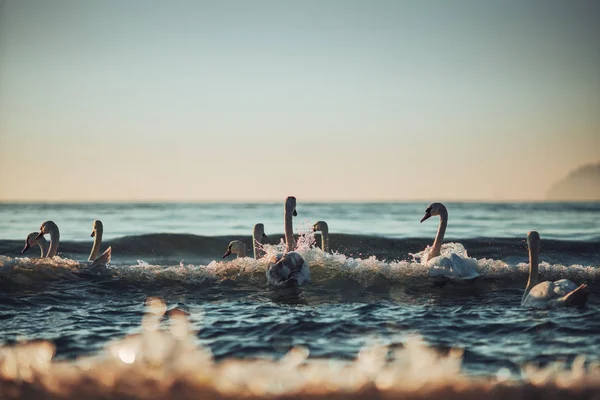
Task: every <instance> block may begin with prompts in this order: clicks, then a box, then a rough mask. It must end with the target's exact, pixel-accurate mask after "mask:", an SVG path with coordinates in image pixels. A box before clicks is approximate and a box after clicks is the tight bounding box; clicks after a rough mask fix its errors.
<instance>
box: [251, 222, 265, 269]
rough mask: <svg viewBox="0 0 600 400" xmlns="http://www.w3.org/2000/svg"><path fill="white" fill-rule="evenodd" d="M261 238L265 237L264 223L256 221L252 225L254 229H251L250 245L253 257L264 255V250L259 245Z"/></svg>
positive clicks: (257, 257)
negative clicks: (252, 249)
mask: <svg viewBox="0 0 600 400" xmlns="http://www.w3.org/2000/svg"><path fill="white" fill-rule="evenodd" d="M263 239H267V235H265V225H264V224H261V223H258V224H256V225H254V229H253V230H252V247H253V248H254V258H256V259H257V260H258V259H259V258H261V257H263V256H264V255H265V251H264V250H263V249H262V247H261V245H262V243H263Z"/></svg>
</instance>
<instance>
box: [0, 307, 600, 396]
mask: <svg viewBox="0 0 600 400" xmlns="http://www.w3.org/2000/svg"><path fill="white" fill-rule="evenodd" d="M147 305H148V312H147V314H146V316H145V317H144V318H143V319H142V327H141V329H140V330H139V333H135V334H130V335H128V336H126V337H124V338H122V339H118V340H115V341H113V342H111V343H109V344H108V345H107V346H106V347H105V349H104V351H102V352H101V353H100V354H98V355H96V356H90V357H81V358H78V359H77V360H73V361H55V360H53V357H54V353H55V347H54V345H53V344H52V343H50V342H47V341H36V342H29V343H20V344H16V345H12V346H4V347H0V395H1V397H2V398H5V399H17V398H18V399H38V398H53V399H79V398H86V399H101V398H113V399H121V398H123V399H124V398H126V399H188V398H189V399H192V398H198V397H199V396H201V397H202V398H211V399H233V398H244V399H254V398H265V397H269V398H286V399H292V398H304V399H307V398H308V399H324V398H331V397H336V398H341V397H343V398H360V399H362V398H373V399H376V398H404V399H411V398H425V397H427V398H440V399H444V398H452V399H455V398H463V399H480V398H488V399H495V398H498V399H504V398H507V397H514V396H517V397H518V398H525V397H527V398H529V397H536V398H552V399H558V398H564V397H565V396H568V397H569V398H573V399H575V398H593V397H594V396H597V393H598V390H600V365H599V364H597V363H591V362H586V360H585V359H584V358H583V357H577V358H575V360H574V361H573V362H572V363H570V365H567V364H564V363H552V364H550V365H548V366H545V367H542V368H540V367H537V366H536V365H523V366H522V368H521V370H520V371H518V372H516V373H515V372H511V371H510V370H508V369H507V368H500V369H498V371H497V372H496V373H495V374H492V375H487V376H479V377H472V376H467V375H465V374H464V373H463V372H462V370H461V364H462V358H463V350H461V349H457V348H451V349H447V350H445V351H437V350H435V349H434V348H432V347H430V346H429V345H428V344H427V343H426V342H425V341H424V340H423V339H422V338H420V337H418V336H408V337H407V338H405V340H403V341H402V342H401V343H397V344H396V345H395V346H393V347H391V346H385V345H382V344H379V343H377V342H374V343H372V344H371V345H369V346H366V347H364V348H363V349H362V350H361V351H360V352H359V353H358V355H357V357H356V358H355V359H354V360H351V361H341V360H335V359H328V358H311V356H310V351H309V350H308V349H307V348H305V347H292V348H290V349H289V351H288V353H287V354H286V355H285V356H283V357H282V358H280V359H235V358H229V359H225V360H223V361H221V362H215V360H214V359H213V357H212V355H211V352H210V350H208V349H207V348H205V347H203V346H201V345H200V344H199V341H198V339H197V332H195V331H194V330H193V329H192V322H193V325H194V326H197V325H198V322H199V321H200V322H201V321H202V318H203V314H202V313H201V312H196V310H193V309H192V310H189V312H184V311H181V310H179V309H177V308H173V309H171V310H170V311H168V312H167V309H168V306H167V305H166V304H165V303H163V302H162V301H160V300H158V299H155V298H150V299H148V301H147Z"/></svg>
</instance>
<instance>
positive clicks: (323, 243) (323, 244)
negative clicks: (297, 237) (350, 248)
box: [321, 228, 329, 253]
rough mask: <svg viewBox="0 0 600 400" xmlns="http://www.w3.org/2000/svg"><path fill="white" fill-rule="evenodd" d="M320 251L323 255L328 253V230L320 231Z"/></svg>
mask: <svg viewBox="0 0 600 400" xmlns="http://www.w3.org/2000/svg"><path fill="white" fill-rule="evenodd" d="M321 249H323V251H324V252H325V253H329V229H327V228H323V229H321Z"/></svg>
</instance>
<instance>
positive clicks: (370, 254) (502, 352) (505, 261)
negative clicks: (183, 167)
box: [0, 199, 600, 398]
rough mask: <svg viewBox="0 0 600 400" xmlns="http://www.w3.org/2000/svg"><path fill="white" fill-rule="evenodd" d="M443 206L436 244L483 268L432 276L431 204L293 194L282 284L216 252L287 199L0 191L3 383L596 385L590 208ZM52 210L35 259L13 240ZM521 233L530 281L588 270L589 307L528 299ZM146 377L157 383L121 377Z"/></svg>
mask: <svg viewBox="0 0 600 400" xmlns="http://www.w3.org/2000/svg"><path fill="white" fill-rule="evenodd" d="M446 205H447V207H448V210H449V224H448V229H447V235H446V238H447V239H446V241H445V242H446V244H445V245H444V247H443V253H444V254H447V255H449V254H452V253H455V254H459V255H461V257H464V258H468V259H470V260H471V261H472V262H473V263H475V265H476V268H477V269H478V271H479V273H480V277H479V279H477V280H476V281H474V282H469V283H461V282H452V281H442V282H441V281H439V280H438V279H434V278H433V277H432V275H431V274H430V267H429V266H428V265H426V264H425V263H423V262H422V261H421V258H422V257H421V256H422V255H423V254H424V253H423V250H424V249H425V248H426V247H427V246H428V245H430V244H431V243H432V241H433V237H434V236H435V233H436V231H437V224H438V220H437V218H431V219H429V220H427V221H425V222H423V223H422V224H421V223H419V221H420V219H421V217H422V216H423V213H424V210H425V208H426V207H427V204H426V203H383V204H379V203H342V204H334V203H328V204H325V203H324V204H319V203H303V202H302V201H301V200H300V199H299V202H298V206H297V210H298V217H296V218H295V219H294V223H295V232H296V233H297V234H298V235H299V238H300V240H299V243H300V248H299V250H298V251H299V252H300V254H301V255H302V256H303V257H304V258H305V260H306V261H308V262H309V264H310V267H311V276H312V280H313V282H312V284H310V285H307V286H303V287H301V288H299V289H294V290H281V289H277V288H272V287H269V286H267V284H266V277H265V271H266V268H267V265H266V262H265V261H264V259H263V260H254V259H252V258H239V259H234V258H230V259H227V260H222V259H221V256H222V254H223V253H224V251H225V250H226V247H227V243H228V242H229V240H232V239H240V240H243V241H245V242H246V243H247V246H248V248H249V250H250V252H249V253H250V254H251V239H250V234H251V232H252V227H253V225H254V224H255V223H257V222H262V223H264V224H265V230H266V233H267V235H269V242H268V243H269V244H267V245H265V249H266V250H267V251H268V252H275V251H278V250H281V249H282V245H281V238H282V233H281V232H282V231H283V218H282V214H283V212H282V211H283V204H276V203H273V204H242V203H219V204H217V203H197V204H195V203H194V204H193V203H184V204H180V203H161V204H6V203H5V204H0V254H1V255H0V322H1V328H0V341H1V343H2V345H3V347H2V348H1V349H0V382H2V384H0V388H11V387H12V389H13V390H14V392H4V394H5V396H4V397H6V396H8V395H6V393H9V394H10V393H13V394H14V396H17V397H22V396H25V395H26V394H27V393H30V394H31V395H32V396H33V395H35V396H45V395H50V394H52V393H54V395H57V396H58V395H59V394H60V395H61V396H65V397H73V396H75V397H77V396H76V394H78V393H79V396H80V397H81V393H83V392H84V391H85V390H87V389H85V388H86V387H87V386H86V385H88V386H89V387H94V388H95V389H96V392H98V393H100V392H102V390H105V389H106V390H109V389H110V390H109V392H110V393H113V394H114V393H118V394H119V395H122V396H123V397H127V396H130V397H131V396H134V397H135V396H138V397H140V398H144V397H148V398H149V397H151V395H152V394H153V393H155V394H156V393H162V394H163V395H164V397H165V398H168V397H176V398H184V397H185V395H184V394H182V393H179V394H178V395H177V396H175V395H174V394H173V393H172V392H171V390H172V387H171V386H168V387H163V386H162V385H163V383H161V382H163V380H164V379H166V378H168V377H170V378H172V379H174V380H175V381H177V382H179V383H180V384H181V385H183V386H182V387H184V388H186V390H185V393H188V394H189V393H194V388H197V387H202V388H203V389H202V390H204V391H206V390H208V391H210V392H211V393H213V392H214V393H216V394H215V395H214V396H215V397H218V396H225V397H226V396H232V397H236V396H238V395H241V394H242V393H243V394H244V395H245V396H253V395H256V396H260V395H264V394H271V395H277V394H285V393H288V394H294V393H305V394H306V393H309V394H310V393H312V395H315V396H316V394H318V393H321V394H323V393H325V394H327V393H345V394H347V395H350V394H355V395H358V394H359V393H362V392H361V391H365V390H374V391H375V392H377V393H379V394H381V393H385V392H386V391H390V390H392V391H393V390H399V391H401V392H402V393H404V395H405V396H406V395H407V393H408V395H410V393H419V391H420V390H423V385H425V383H424V382H426V383H427V385H430V386H429V387H430V388H431V387H436V388H437V387H438V386H439V385H450V386H452V387H453V389H440V390H442V392H441V396H443V395H444V394H448V393H449V392H447V391H446V390H452V391H453V392H452V393H454V391H456V390H457V389H456V385H466V386H461V387H463V389H464V390H466V391H467V392H465V393H471V394H473V396H476V395H481V392H480V391H483V392H485V393H488V394H489V390H490V387H495V385H498V384H505V383H507V382H508V383H510V385H512V386H510V385H509V386H507V387H508V388H509V389H510V388H512V389H510V390H513V389H514V390H517V389H515V388H520V389H519V390H521V389H522V388H523V387H524V386H523V384H524V383H526V382H527V383H528V384H531V383H532V382H533V383H535V384H536V385H538V387H539V388H547V387H549V386H548V385H559V384H561V383H560V382H562V385H563V387H567V388H571V389H572V390H576V389H577V390H580V391H583V392H582V393H583V394H584V395H585V394H587V393H590V392H589V391H590V390H591V391H592V392H593V390H595V389H596V388H597V387H598V381H599V379H598V376H599V375H598V373H597V372H598V368H599V367H598V365H600V336H598V332H600V288H599V286H600V246H599V245H600V218H599V217H600V204H599V203H501V204H489V203H485V204H484V203H482V204H479V203H447V204H446ZM94 219H100V220H102V221H103V223H104V239H105V244H104V245H103V246H102V250H104V249H105V248H106V247H107V246H108V245H111V246H112V247H113V253H112V261H111V263H110V264H109V265H108V266H107V267H106V268H104V269H102V270H97V271H96V270H95V271H90V270H89V269H87V268H86V267H87V265H86V264H85V262H84V261H85V260H87V255H88V253H89V250H90V249H91V244H92V240H93V239H92V238H90V237H89V235H90V233H91V228H92V221H93V220H94ZM45 220H53V221H55V222H56V223H57V224H58V226H59V228H60V234H61V244H60V247H59V256H58V257H55V258H54V259H38V258H37V257H39V250H38V249H37V248H34V249H31V250H30V252H29V253H28V254H26V255H25V256H27V257H25V256H23V255H21V254H20V250H21V249H22V247H23V245H24V240H25V236H26V235H27V234H28V233H30V232H33V231H36V230H38V229H39V227H40V224H41V223H42V222H43V221H45ZM317 220H325V221H327V222H328V224H329V229H330V234H331V240H330V242H331V247H332V251H331V252H330V253H324V252H323V251H322V250H321V249H320V248H319V244H320V236H319V235H316V236H315V235H314V234H313V233H312V231H311V227H312V224H313V223H314V222H316V221H317ZM534 229H535V230H538V231H539V232H540V235H541V237H542V253H541V265H540V273H541V276H542V278H543V279H551V280H556V279H561V278H568V279H571V280H573V281H574V282H576V283H577V284H580V283H587V284H588V285H589V287H590V288H591V291H592V292H591V294H590V298H589V304H588V305H587V307H585V308H575V309H561V310H531V309H526V308H524V307H521V305H520V301H521V296H522V293H523V289H524V287H525V283H526V281H527V271H528V264H527V246H526V241H525V238H526V233H527V231H529V230H534ZM157 310H158V311H157ZM148 321H150V322H148ZM557 365H561V367H560V368H558V367H556V366H557ZM282 370H283V371H285V372H282ZM559 370H560V371H563V372H560V373H559V372H557V371H559ZM115 371H120V372H123V371H127V372H126V374H128V375H127V376H128V377H129V379H130V381H128V380H127V378H123V377H119V376H120V375H119V376H117V375H115V374H116V372H115ZM157 371H158V372H157ZM548 371H550V372H548ZM124 373H125V372H124ZM156 373H160V377H161V378H160V379H159V377H157V376H154V375H153V374H156ZM111 374H112V375H111ZM561 374H562V375H561ZM100 376H104V378H100ZM50 377H52V379H50ZM92 377H93V378H92ZM102 379H105V380H106V381H102ZM140 379H141V380H143V381H144V382H147V381H151V382H154V383H152V385H156V386H155V392H152V391H150V392H148V393H147V394H146V392H144V391H138V392H136V393H134V394H132V393H130V392H128V391H127V390H129V389H126V387H128V386H127V385H134V383H135V382H139V380H140ZM206 379H208V380H210V382H211V383H207V382H208V381H206ZM582 380H583V381H582ZM91 381H93V384H91V383H90V382H91ZM15 382H16V383H15ZM51 382H54V385H58V386H56V387H54V386H52V384H51ZM65 382H66V383H65ZM127 382H128V383H127ZM170 382H171V384H172V383H173V382H172V381H170ZM182 382H183V383H182ZM419 382H420V386H419ZM465 382H466V383H465ZM565 382H566V383H565ZM582 382H583V383H582ZM67 383H68V384H67ZM11 385H14V387H13V386H11ZM65 385H66V386H65ZM90 385H91V386H90ZM115 385H116V386H115ZM253 385H254V386H253ZM411 385H412V386H411ZM414 385H416V386H414ZM431 385H433V386H431ZM490 385H492V386H490ZM515 385H516V386H515ZM565 385H566V386H565ZM594 385H595V386H594ZM134 386H135V385H134ZM559 386H560V385H559ZM115 387H119V388H120V389H119V390H121V391H122V392H120V391H119V390H117V389H116V388H115ZM153 387H154V386H153ZM503 387H504V386H503ZM507 387H504V389H506V390H509V389H507ZM465 388H466V389H465ZM575 388H576V389H575ZM571 389H569V390H571ZM7 390H8V389H7ZM90 390H91V389H90ZM132 390H133V389H132ZM182 390H183V389H182ZM328 390H330V392H328ZM436 390H437V389H436ZM486 390H487V391H488V392H486ZM540 390H543V389H540ZM28 391H30V392H28ZM188 391H191V392H188ZM413 391H416V392H413ZM87 395H89V393H87V394H86V396H87ZM35 396H33V398H35ZM190 396H191V395H190ZM0 397H2V396H0ZM191 398H193V396H192V397H191Z"/></svg>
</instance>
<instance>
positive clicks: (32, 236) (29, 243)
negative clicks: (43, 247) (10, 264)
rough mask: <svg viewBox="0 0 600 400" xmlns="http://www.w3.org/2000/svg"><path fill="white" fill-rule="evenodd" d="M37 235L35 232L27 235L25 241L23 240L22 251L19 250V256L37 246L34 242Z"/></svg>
mask: <svg viewBox="0 0 600 400" xmlns="http://www.w3.org/2000/svg"><path fill="white" fill-rule="evenodd" d="M37 235H38V233H37V232H31V233H30V234H29V235H27V239H25V247H23V250H21V254H25V252H26V251H27V250H29V249H30V248H32V247H35V246H37V245H38V242H37V240H36V238H37Z"/></svg>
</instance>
